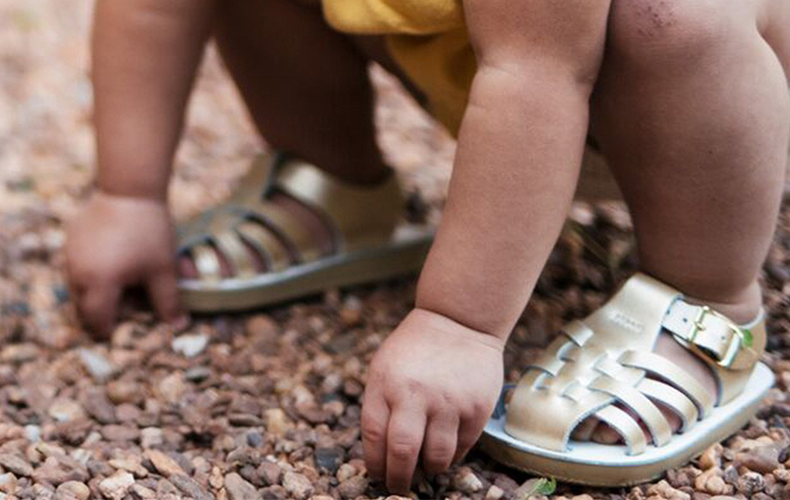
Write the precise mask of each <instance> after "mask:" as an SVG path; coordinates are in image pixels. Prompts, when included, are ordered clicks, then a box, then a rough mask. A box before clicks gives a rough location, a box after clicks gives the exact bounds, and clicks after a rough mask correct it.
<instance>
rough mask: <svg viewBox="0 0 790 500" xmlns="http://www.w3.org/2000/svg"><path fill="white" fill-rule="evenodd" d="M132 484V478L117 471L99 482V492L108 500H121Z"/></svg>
mask: <svg viewBox="0 0 790 500" xmlns="http://www.w3.org/2000/svg"><path fill="white" fill-rule="evenodd" d="M133 484H134V476H132V475H131V474H129V473H128V472H126V471H123V470H119V471H117V472H116V473H115V474H113V475H112V476H110V477H108V478H106V479H103V480H101V481H100V482H99V485H98V486H99V491H101V493H102V495H104V496H105V497H107V498H108V499H110V500H123V498H124V497H126V492H127V491H128V490H129V488H130V487H131V486H132V485H133Z"/></svg>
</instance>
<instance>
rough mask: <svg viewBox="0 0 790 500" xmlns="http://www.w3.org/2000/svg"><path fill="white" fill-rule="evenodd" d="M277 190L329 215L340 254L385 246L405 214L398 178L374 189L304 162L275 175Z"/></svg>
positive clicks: (288, 165) (284, 167) (285, 166)
mask: <svg viewBox="0 0 790 500" xmlns="http://www.w3.org/2000/svg"><path fill="white" fill-rule="evenodd" d="M275 175H276V179H275V181H274V185H275V186H276V187H277V189H280V190H282V191H283V192H285V193H286V194H288V195H290V196H292V197H293V198H295V199H297V200H299V201H300V202H302V203H304V204H305V205H307V206H309V207H310V208H311V209H312V210H314V211H316V212H317V213H323V214H325V215H326V218H327V221H328V223H329V224H330V225H331V226H332V227H333V228H334V229H335V232H336V236H337V240H338V247H339V250H340V251H354V250H357V249H359V248H365V247H370V246H376V245H382V244H385V243H386V242H387V241H388V240H389V239H390V237H391V236H392V233H393V231H394V230H395V227H396V225H397V223H398V219H399V218H400V216H401V214H402V212H403V206H404V200H403V195H402V192H401V188H400V185H399V183H398V179H397V176H395V175H394V174H393V175H390V177H389V178H388V179H387V180H386V181H384V182H383V183H382V184H380V185H377V186H375V187H367V186H355V185H352V184H348V183H345V182H343V181H341V180H339V179H337V178H334V177H332V176H331V175H329V174H327V173H326V172H324V171H322V170H321V169H319V168H318V167H316V166H315V165H312V164H310V163H307V162H305V161H302V160H290V161H289V162H287V163H284V164H283V165H282V166H281V167H280V168H279V169H278V172H277V173H276V174H275Z"/></svg>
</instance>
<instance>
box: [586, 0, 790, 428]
mask: <svg viewBox="0 0 790 500" xmlns="http://www.w3.org/2000/svg"><path fill="white" fill-rule="evenodd" d="M788 16H790V9H788V8H787V4H786V3H784V4H783V5H779V4H778V3H777V2H774V1H772V0H761V1H753V2H740V1H726V2H721V1H718V0H717V1H698V0H672V1H666V2H652V1H650V0H644V1H643V0H639V1H633V0H619V1H618V0H615V1H614V2H613V9H612V14H611V17H610V28H609V43H608V48H607V53H606V56H605V60H604V66H603V69H602V72H601V76H600V80H599V83H598V86H597V90H596V92H595V95H594V98H593V129H594V132H595V134H596V136H597V137H598V139H599V140H600V143H601V145H602V148H603V150H604V152H605V154H606V156H607V158H608V160H609V162H610V165H611V168H612V170H613V172H614V174H615V177H616V178H617V180H618V182H619V184H620V186H621V188H622V191H623V193H624V196H625V199H626V201H627V203H628V206H629V209H630V211H631V213H632V216H633V219H634V225H635V231H636V236H637V241H638V245H639V258H640V263H641V267H642V270H643V271H645V272H647V273H649V274H652V275H653V276H655V277H657V278H658V279H660V280H662V281H664V282H667V283H669V284H671V285H673V286H674V287H676V288H678V289H679V290H681V291H683V292H684V293H685V294H687V295H688V296H689V297H692V298H694V299H695V300H697V301H700V302H703V303H707V304H709V305H711V306H712V307H713V308H715V309H718V310H719V311H721V312H723V313H725V314H727V315H729V316H730V317H732V318H733V319H735V320H736V321H741V322H748V321H750V320H752V319H753V318H754V317H755V316H756V315H757V314H758V311H759V309H760V306H761V294H760V288H759V285H758V283H757V278H758V274H759V271H760V268H761V265H762V262H763V260H764V258H765V255H766V253H767V251H768V246H769V244H770V242H771V239H772V235H773V232H774V226H775V223H776V217H777V213H778V209H779V205H780V200H781V197H782V190H783V186H784V180H785V172H786V167H787V160H788V142H789V141H790V96H789V94H788V78H787V74H786V69H787V68H788V67H789V66H788V61H787V57H788V56H789V55H790V54H789V52H788V50H787V49H788V47H790V44H788V40H790V36H788V35H790V24H789V23H788V22H787V21H786V19H787V17H788ZM782 17H784V18H785V21H784V23H782V21H781V20H780V19H781V18H782ZM782 59H784V60H782ZM783 63H784V64H783ZM658 349H659V350H660V351H664V353H666V354H667V355H668V356H670V357H673V358H675V359H676V361H678V362H681V363H689V364H694V363H696V364H699V367H698V370H697V373H698V376H699V378H700V380H701V381H703V382H705V383H706V384H707V385H708V387H710V389H711V391H714V390H715V384H714V383H713V379H712V378H711V377H710V374H709V373H708V372H707V368H706V367H705V366H704V365H702V363H701V362H700V361H697V359H696V358H695V357H694V356H693V355H691V354H690V353H689V352H688V351H686V350H685V349H682V348H678V345H677V344H676V343H675V342H673V341H672V340H671V339H669V337H666V338H665V339H662V341H661V342H659V346H658ZM591 428H593V427H590V426H588V427H587V431H588V432H589V430H590V429H591ZM592 437H593V438H595V439H599V440H603V441H609V440H612V439H616V436H614V435H613V434H612V433H611V432H608V433H607V432H601V429H600V428H598V430H596V431H595V432H594V433H593V435H592Z"/></svg>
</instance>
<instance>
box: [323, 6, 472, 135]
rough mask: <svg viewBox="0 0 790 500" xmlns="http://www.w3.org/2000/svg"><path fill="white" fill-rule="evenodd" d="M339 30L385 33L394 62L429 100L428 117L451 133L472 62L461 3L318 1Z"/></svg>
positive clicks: (466, 89)
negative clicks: (433, 117) (441, 124)
mask: <svg viewBox="0 0 790 500" xmlns="http://www.w3.org/2000/svg"><path fill="white" fill-rule="evenodd" d="M322 2H323V7H324V14H325V16H326V19H327V21H328V22H329V24H330V25H332V27H334V28H335V29H337V30H338V31H342V32H345V33H349V34H358V35H384V36H385V37H386V39H387V45H388V47H389V50H390V53H391V54H392V56H393V58H394V59H395V61H396V62H397V63H398V64H399V65H400V66H401V67H402V68H403V70H404V71H405V72H406V73H407V74H408V76H409V78H411V79H412V81H413V82H414V83H415V84H416V85H417V86H418V87H419V88H420V90H422V92H423V93H424V94H425V95H426V97H427V98H428V107H429V110H430V111H431V113H433V115H434V116H435V117H436V118H437V119H438V120H439V121H441V122H442V123H443V124H444V125H445V126H446V127H447V128H448V129H449V130H450V132H452V133H453V134H454V135H455V134H457V132H458V128H459V126H460V125H461V118H462V117H463V113H464V109H465V108H466V103H467V100H468V97H469V88H470V87H471V84H472V78H473V77H474V75H475V71H476V69H477V64H476V61H475V55H474V52H473V51H472V46H471V44H470V42H469V36H468V33H467V29H466V25H465V23H464V16H463V9H462V7H461V0H322Z"/></svg>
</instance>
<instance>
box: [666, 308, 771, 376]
mask: <svg viewBox="0 0 790 500" xmlns="http://www.w3.org/2000/svg"><path fill="white" fill-rule="evenodd" d="M662 325H663V326H664V328H665V329H667V330H669V331H670V332H672V333H673V334H674V336H675V339H676V340H678V341H679V342H680V343H681V344H683V345H684V346H686V347H687V348H689V349H693V350H695V351H696V352H697V353H698V354H701V355H703V356H708V357H710V358H712V360H713V361H714V362H715V363H717V364H718V365H719V366H721V367H722V368H726V369H730V370H747V369H750V368H752V367H753V366H754V364H755V363H756V362H757V361H758V360H759V358H760V354H759V353H757V352H756V351H755V350H754V349H753V348H752V345H753V338H752V332H751V331H750V330H749V329H747V328H743V327H741V326H738V325H737V324H735V322H733V321H732V320H730V319H729V318H727V317H726V316H724V315H723V314H720V313H718V312H716V311H714V310H712V309H711V308H710V307H708V306H699V305H694V304H690V303H688V302H686V301H685V300H683V299H678V300H676V301H675V302H674V303H673V304H672V305H671V306H670V308H669V310H668V311H667V315H666V317H665V318H664V321H663V323H662Z"/></svg>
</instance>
